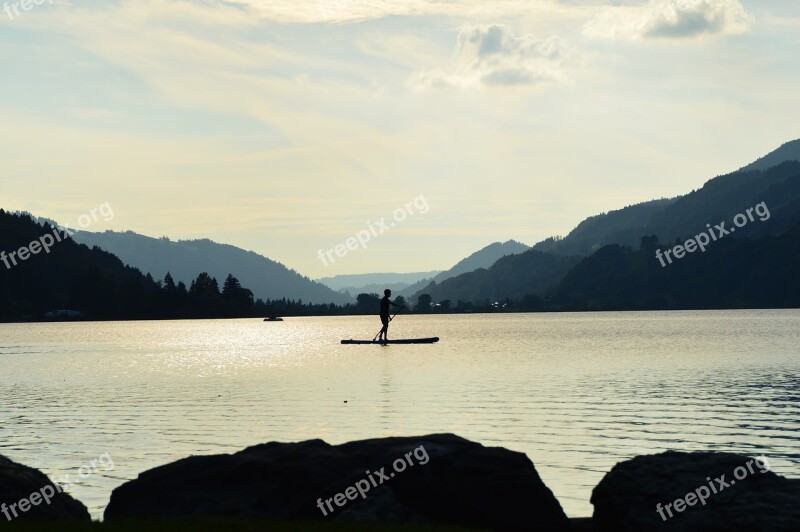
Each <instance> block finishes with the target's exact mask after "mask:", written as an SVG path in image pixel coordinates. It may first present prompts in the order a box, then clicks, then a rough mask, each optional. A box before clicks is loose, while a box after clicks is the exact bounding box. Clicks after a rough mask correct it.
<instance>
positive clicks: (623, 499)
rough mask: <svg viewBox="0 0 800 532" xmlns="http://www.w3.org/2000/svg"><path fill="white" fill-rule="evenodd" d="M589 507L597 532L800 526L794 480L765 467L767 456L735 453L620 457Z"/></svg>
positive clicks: (799, 492) (799, 493) (799, 488)
mask: <svg viewBox="0 0 800 532" xmlns="http://www.w3.org/2000/svg"><path fill="white" fill-rule="evenodd" d="M737 468H738V469H737ZM722 475H724V477H722ZM717 479H719V480H717ZM678 499H683V502H679V503H677V508H676V501H677V500H678ZM592 504H594V517H593V521H594V525H595V527H596V529H597V530H601V531H612V530H613V531H615V532H617V531H661V530H669V531H712V530H714V531H718V530H719V531H721V530H742V531H745V530H746V531H789V530H791V531H797V530H800V481H799V480H788V479H786V478H783V477H780V476H778V475H776V474H775V473H773V472H771V471H769V462H768V460H766V459H759V460H756V459H754V458H750V457H747V456H741V455H736V454H727V453H707V452H698V453H679V452H666V453H663V454H658V455H651V456H639V457H636V458H634V459H632V460H628V461H625V462H621V463H619V464H617V465H616V466H614V468H613V469H612V470H611V471H610V472H609V473H608V474H606V476H605V477H604V478H603V480H602V481H601V482H600V484H598V485H597V487H596V488H595V489H594V491H593V492H592ZM658 505H660V506H658ZM667 505H670V506H669V507H667ZM670 514H671V517H670Z"/></svg>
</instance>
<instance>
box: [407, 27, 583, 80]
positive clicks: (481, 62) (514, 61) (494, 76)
mask: <svg viewBox="0 0 800 532" xmlns="http://www.w3.org/2000/svg"><path fill="white" fill-rule="evenodd" d="M575 55H576V54H575V52H574V51H573V50H572V49H571V48H570V47H569V46H568V45H567V44H566V43H565V42H564V41H562V40H561V39H559V38H558V37H549V38H547V39H537V38H535V37H533V36H530V35H517V34H515V33H514V31H512V30H511V29H510V28H508V27H507V26H504V25H500V24H493V25H490V26H473V27H468V28H464V29H462V30H461V32H460V33H459V35H458V43H457V45H456V52H455V56H454V58H453V61H452V64H451V65H450V66H449V67H448V68H444V69H433V70H421V71H418V72H416V73H415V74H414V75H413V76H412V78H411V80H410V82H409V83H410V85H411V86H413V87H416V88H424V87H433V88H442V87H471V86H512V85H538V84H542V83H547V82H554V81H560V80H562V79H564V78H565V77H566V71H567V65H568V64H569V63H570V62H571V61H572V60H573V59H574V57H575Z"/></svg>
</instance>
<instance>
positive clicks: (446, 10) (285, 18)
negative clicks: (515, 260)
mask: <svg viewBox="0 0 800 532" xmlns="http://www.w3.org/2000/svg"><path fill="white" fill-rule="evenodd" d="M230 2H231V3H232V4H235V5H241V6H245V7H246V8H248V9H251V10H252V11H253V12H255V13H258V14H259V15H260V16H262V17H264V18H267V19H270V20H274V21H278V22H286V23H301V24H303V23H310V24H316V23H347V22H358V21H365V20H376V19H381V18H385V17H391V16H439V15H442V16H457V17H466V18H469V17H473V18H484V19H485V18H486V17H487V16H495V17H497V16H518V15H522V14H524V13H528V12H530V11H531V9H536V8H542V9H551V8H553V7H554V6H555V7H557V6H558V3H557V2H555V1H554V0H492V1H487V0H448V1H442V0H306V1H303V2H298V1H297V0H230Z"/></svg>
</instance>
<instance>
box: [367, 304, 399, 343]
mask: <svg viewBox="0 0 800 532" xmlns="http://www.w3.org/2000/svg"><path fill="white" fill-rule="evenodd" d="M398 312H399V311H398ZM394 316H397V312H395V313H394ZM394 316H392V317H391V318H389V321H392V320H393V319H394ZM381 331H383V327H381V330H380V331H378V334H376V335H375V336H374V337H373V338H372V341H373V342H374V341H375V340H377V339H378V336H379V335H380V334H381Z"/></svg>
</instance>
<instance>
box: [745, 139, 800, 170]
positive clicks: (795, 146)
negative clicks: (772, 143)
mask: <svg viewBox="0 0 800 532" xmlns="http://www.w3.org/2000/svg"><path fill="white" fill-rule="evenodd" d="M786 161H800V139H798V140H793V141H791V142H787V143H786V144H784V145H783V146H781V147H780V148H778V149H777V150H775V151H773V152H772V153H768V154H767V155H765V156H764V157H761V158H760V159H758V160H757V161H755V162H753V163H750V164H748V165H747V166H745V167H744V168H742V169H741V170H740V171H742V172H747V171H750V170H767V169H769V168H772V167H773V166H778V165H779V164H781V163H782V162H786Z"/></svg>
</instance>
